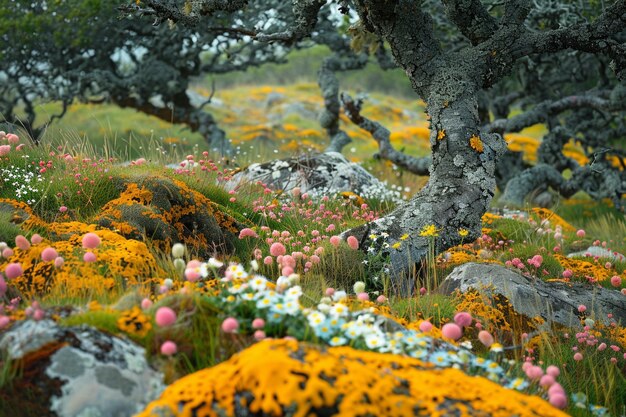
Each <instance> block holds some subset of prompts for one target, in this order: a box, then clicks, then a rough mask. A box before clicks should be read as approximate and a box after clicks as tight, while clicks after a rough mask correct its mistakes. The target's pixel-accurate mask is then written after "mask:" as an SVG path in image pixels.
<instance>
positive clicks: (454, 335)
mask: <svg viewBox="0 0 626 417" xmlns="http://www.w3.org/2000/svg"><path fill="white" fill-rule="evenodd" d="M441 334H442V335H443V337H447V338H448V339H452V340H458V339H460V338H461V336H462V335H463V330H461V327H460V326H459V325H457V324H455V323H446V324H444V325H443V327H442V328H441Z"/></svg>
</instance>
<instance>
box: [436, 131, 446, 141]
mask: <svg viewBox="0 0 626 417" xmlns="http://www.w3.org/2000/svg"><path fill="white" fill-rule="evenodd" d="M445 137H446V129H441V130H440V131H439V132H437V140H443V139H444V138H445Z"/></svg>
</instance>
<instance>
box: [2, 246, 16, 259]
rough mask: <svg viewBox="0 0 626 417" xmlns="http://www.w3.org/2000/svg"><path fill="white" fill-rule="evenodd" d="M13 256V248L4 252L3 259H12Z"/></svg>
mask: <svg viewBox="0 0 626 417" xmlns="http://www.w3.org/2000/svg"><path fill="white" fill-rule="evenodd" d="M11 256H13V249H11V248H4V249H3V250H2V257H3V258H7V259H8V258H10V257H11Z"/></svg>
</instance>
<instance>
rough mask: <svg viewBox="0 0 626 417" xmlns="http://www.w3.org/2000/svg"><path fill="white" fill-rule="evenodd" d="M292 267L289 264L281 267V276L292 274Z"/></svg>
mask: <svg viewBox="0 0 626 417" xmlns="http://www.w3.org/2000/svg"><path fill="white" fill-rule="evenodd" d="M293 272H294V271H293V268H292V267H290V266H286V267H284V268H283V269H282V271H281V273H282V274H283V276H285V277H288V276H289V275H291V274H293Z"/></svg>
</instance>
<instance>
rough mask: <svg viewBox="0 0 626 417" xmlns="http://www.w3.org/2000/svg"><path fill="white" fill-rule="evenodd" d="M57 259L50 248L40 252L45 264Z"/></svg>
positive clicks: (57, 255)
mask: <svg viewBox="0 0 626 417" xmlns="http://www.w3.org/2000/svg"><path fill="white" fill-rule="evenodd" d="M58 257H59V254H58V252H57V251H56V250H55V249H54V248H52V247H50V246H48V247H47V248H45V249H44V250H43V251H41V259H42V260H43V261H45V262H48V261H54V260H55V259H56V258H58Z"/></svg>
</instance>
